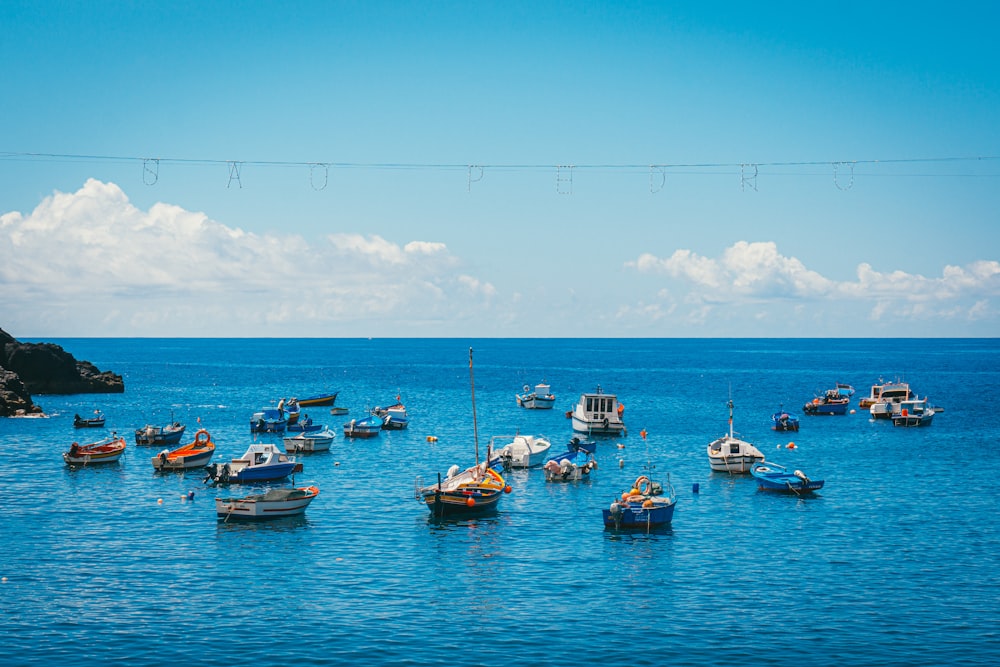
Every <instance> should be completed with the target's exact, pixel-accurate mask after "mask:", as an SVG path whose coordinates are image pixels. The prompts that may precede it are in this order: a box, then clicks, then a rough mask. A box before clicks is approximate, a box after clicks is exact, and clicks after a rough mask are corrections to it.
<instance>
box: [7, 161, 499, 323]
mask: <svg viewBox="0 0 1000 667" xmlns="http://www.w3.org/2000/svg"><path fill="white" fill-rule="evenodd" d="M0 256H2V257H3V260H4V261H3V262H0V285H2V288H3V291H4V296H3V301H2V303H3V310H4V311H5V312H4V324H3V326H5V327H6V328H7V329H8V330H14V331H17V330H19V329H21V330H23V328H24V326H27V327H28V328H29V329H31V330H38V329H39V328H42V329H45V330H46V331H52V334H51V335H70V336H72V335H84V336H86V335H129V336H134V335H140V336H157V335H163V336H240V335H290V336H294V335H302V336H317V335H318V336H325V335H366V334H370V333H371V332H370V331H368V330H367V323H369V322H371V321H372V320H375V321H380V320H381V321H383V322H390V323H391V322H392V321H396V320H398V321H406V322H409V323H411V324H413V323H416V324H415V326H417V327H418V328H419V326H420V323H421V322H427V323H435V322H437V323H440V322H444V321H453V320H460V319H462V318H464V317H469V316H470V313H474V312H475V311H476V308H477V307H478V306H480V305H483V306H485V305H488V303H489V301H490V299H491V298H492V296H493V294H494V292H495V290H494V288H493V286H492V285H491V284H490V283H489V282H486V281H483V280H480V279H477V278H474V277H471V276H469V275H467V274H466V273H465V272H463V271H462V270H461V268H462V262H461V261H460V260H459V259H458V258H456V257H454V256H453V255H451V254H450V253H449V251H448V248H447V246H446V245H445V244H443V243H438V242H432V241H421V240H413V241H409V242H407V243H405V244H402V245H400V244H398V243H394V242H392V241H389V240H386V239H384V238H382V237H380V236H378V235H368V236H364V235H361V234H332V235H330V236H328V237H327V238H326V239H322V240H321V241H320V242H319V243H310V242H308V241H307V240H306V239H304V238H302V237H300V236H296V235H284V234H283V235H280V236H279V235H273V234H254V233H251V232H246V231H244V230H242V229H239V228H235V227H229V226H227V225H224V224H221V223H219V222H216V221H214V220H211V219H210V218H209V217H208V216H207V215H205V214H204V213H198V212H191V211H187V210H184V209H183V208H180V207H178V206H174V205H170V204H163V203H158V204H155V205H153V206H152V207H151V208H150V209H149V210H148V211H143V210H140V209H138V208H137V207H135V206H134V205H132V204H131V203H130V202H129V199H128V197H127V196H126V195H125V193H124V192H123V191H122V190H121V188H119V187H118V186H117V185H115V184H114V183H103V182H100V181H97V180H93V179H91V180H88V181H87V182H86V183H85V184H84V185H83V187H81V188H80V189H79V190H78V191H76V192H73V193H62V192H56V193H55V194H53V195H52V196H50V197H47V198H46V199H45V200H43V201H42V202H41V203H40V204H39V205H38V207H36V208H35V210H34V211H32V212H31V213H30V214H28V215H22V214H21V213H19V212H11V213H6V214H4V215H2V216H0ZM64 322H75V324H74V325H73V326H72V327H70V328H68V329H67V327H66V326H65V325H64V324H61V323H64ZM19 323H21V324H23V325H24V326H18V324H19ZM264 325H266V327H265V326H264ZM345 325H347V326H345ZM262 330H266V331H267V332H268V333H264V334H262V333H261V331H262ZM381 331H382V335H385V329H384V328H383V329H382V330H381ZM345 332H350V333H345ZM410 333H412V330H411V331H410ZM439 333H440V332H436V334H437V335H439ZM390 335H391V334H390ZM400 335H405V334H400Z"/></svg>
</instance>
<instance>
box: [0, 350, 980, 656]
mask: <svg viewBox="0 0 1000 667" xmlns="http://www.w3.org/2000/svg"><path fill="white" fill-rule="evenodd" d="M36 342H43V341H36ZM44 342H54V343H57V344H59V345H61V346H63V348H64V349H66V350H67V351H68V352H70V353H71V354H73V355H74V356H75V357H76V358H77V359H80V360H88V361H91V362H92V363H94V364H95V365H97V366H98V367H99V368H100V369H101V370H102V371H112V372H115V373H119V374H121V375H122V376H123V378H124V382H125V392H124V393H122V394H81V395H71V396H63V395H36V396H35V397H34V398H35V401H36V403H38V404H40V405H41V406H42V407H43V409H44V410H45V412H46V414H47V415H48V417H47V418H45V419H14V418H11V419H0V446H2V452H3V456H2V460H0V512H2V518H0V638H2V640H0V664H3V665H46V666H49V665H59V666H60V667H72V666H90V665H106V664H121V665H129V666H130V667H136V666H145V665H170V666H172V667H189V666H192V667H193V666H198V665H226V666H229V665H297V666H307V665H449V666H451V665H462V666H466V667H468V666H474V665H489V666H495V665H551V666H561V665H579V664H602V665H623V666H625V665H627V666H629V667H640V666H644V665H651V666H657V667H660V666H664V665H669V666H671V667H679V666H685V665H691V666H698V667H705V666H710V665H737V664H739V665H751V664H752V665H765V666H766V665H789V664H807V665H810V666H811V667H823V666H826V665H829V666H835V665H836V666H844V665H910V666H913V665H928V666H929V665H935V666H938V665H950V666H958V665H997V664H1000V511H998V509H1000V502H998V500H997V484H996V478H997V472H996V470H995V468H994V465H995V463H996V462H995V461H994V460H993V459H992V458H990V457H991V456H992V454H991V453H990V452H993V451H994V450H995V448H996V447H997V440H998V435H1000V428H998V418H997V415H998V411H997V410H994V409H993V408H992V403H991V401H992V397H993V396H997V395H1000V340H998V339H944V340H943V339H827V340H818V339H787V340H778V339H697V340H695V339H634V340H633V339H473V340H470V339H460V338H454V339H149V338H143V339H94V338H73V339H55V340H47V341H44ZM470 350H471V359H472V364H471V366H470ZM880 378H882V379H884V380H892V379H896V378H900V379H903V380H905V381H907V382H909V383H910V385H911V387H913V389H914V390H915V391H916V392H917V393H918V394H919V395H920V396H928V397H929V398H930V401H931V402H932V403H933V404H935V405H938V406H940V407H943V408H944V412H941V413H939V414H938V415H937V416H936V417H935V419H934V422H933V424H932V425H930V426H928V427H924V428H899V427H894V426H893V425H892V424H891V423H890V422H885V421H878V422H873V421H872V420H871V419H870V416H869V414H868V411H867V410H865V409H860V408H858V406H857V403H858V399H860V398H862V397H864V396H866V395H867V394H868V392H869V389H870V387H871V385H872V384H874V383H876V382H877V381H878V380H879V379H880ZM542 381H545V382H546V383H548V384H549V385H551V387H552V391H553V393H555V394H556V397H557V400H556V407H555V408H554V409H553V410H548V411H545V410H525V409H522V408H520V407H518V405H517V403H516V400H515V395H516V394H517V393H520V392H521V391H522V387H523V386H525V385H528V386H532V387H533V386H534V385H535V384H537V383H539V382H542ZM838 382H841V383H848V384H851V385H853V386H854V387H855V388H856V390H857V393H856V394H855V396H854V397H853V398H852V403H851V408H852V409H851V411H850V413H849V414H847V415H844V416H825V417H824V416H806V415H804V414H803V413H802V406H803V404H804V403H806V402H808V401H810V400H811V399H813V398H814V397H815V396H817V395H819V394H821V393H823V391H824V390H826V389H828V388H832V387H833V386H834V385H835V383H838ZM598 387H601V388H602V390H603V391H604V392H605V393H609V394H615V395H616V396H617V397H618V398H619V400H620V401H621V402H622V403H623V404H624V406H625V410H624V421H625V423H626V425H627V427H628V431H627V434H624V435H622V436H620V437H613V438H602V439H599V440H598V445H597V453H596V458H597V461H598V466H599V467H598V469H597V470H596V471H594V473H592V475H591V477H590V479H588V480H585V481H582V482H577V483H555V482H546V480H545V478H544V475H543V472H542V471H541V470H516V471H512V472H511V473H509V474H508V475H507V480H508V482H509V484H510V486H511V487H512V491H511V493H510V494H509V495H506V496H504V498H503V499H502V501H501V503H500V507H499V511H498V512H497V513H496V514H495V515H494V516H489V517H482V518H472V519H469V518H467V519H459V520H452V521H438V520H435V519H434V518H433V517H432V516H431V515H430V512H429V511H428V509H427V508H426V507H425V506H424V505H422V504H421V503H419V502H418V501H417V500H416V498H415V495H414V491H415V488H416V487H417V485H419V484H421V483H422V484H429V483H432V482H433V481H435V480H436V479H437V475H438V474H439V473H445V472H446V471H447V469H448V468H449V467H450V466H452V465H456V464H457V465H459V466H461V467H463V468H464V467H467V466H471V465H473V464H474V463H475V459H476V456H477V451H478V456H479V457H483V456H485V451H486V448H487V446H488V444H489V442H490V440H491V438H493V437H494V436H500V435H511V434H515V433H521V434H530V435H540V436H544V437H546V438H548V439H550V440H551V442H552V450H551V451H552V452H556V451H560V450H563V449H565V447H566V444H567V443H568V442H569V440H570V438H571V437H572V436H573V433H572V427H571V423H570V420H569V419H567V418H566V412H567V411H569V410H571V409H572V407H573V405H574V403H575V402H576V401H577V399H578V398H579V396H580V394H581V393H583V392H591V391H594V390H596V389H597V388H598ZM332 391H337V392H339V393H338V396H337V399H336V406H338V407H345V408H347V409H348V410H349V412H348V414H346V415H332V414H330V408H328V407H316V408H305V409H303V413H304V414H308V415H309V416H310V417H312V418H313V421H314V422H317V423H323V424H327V425H329V426H331V428H333V429H334V430H336V431H337V432H338V435H337V437H336V439H335V440H334V444H333V446H332V448H331V450H330V451H329V452H322V453H314V454H300V455H299V456H298V460H299V461H300V462H302V464H303V468H302V471H301V472H299V473H297V474H296V475H295V478H294V484H296V485H298V486H302V485H305V484H315V485H317V486H318V487H319V488H320V495H319V497H318V498H317V499H316V500H315V501H314V502H313V503H312V504H311V505H310V506H309V508H308V510H307V511H306V513H305V514H304V515H302V516H299V517H291V518H284V519H275V520H272V521H268V522H263V523H249V522H238V521H227V520H220V519H218V518H217V516H216V512H215V505H214V498H215V497H217V496H222V497H230V496H234V495H235V496H241V495H245V494H248V493H253V492H256V491H257V490H259V489H260V488H262V487H259V486H247V487H244V486H231V487H228V488H225V487H214V486H212V485H211V484H206V483H205V481H204V473H203V471H200V470H196V471H189V472H187V473H177V472H171V473H159V472H156V471H154V469H153V467H152V465H151V462H150V460H151V458H152V457H153V456H155V455H156V454H157V453H158V451H159V448H156V447H148V446H146V447H140V446H137V445H135V441H134V435H133V433H134V430H135V429H138V428H141V427H143V426H144V425H146V424H154V425H163V424H166V423H169V422H171V421H173V420H177V421H181V422H184V423H185V424H187V426H188V431H187V434H186V437H185V441H189V440H190V439H193V435H194V432H195V431H196V430H197V429H198V428H205V429H207V430H208V431H209V432H210V433H211V435H212V438H213V440H214V441H215V442H216V446H217V451H216V457H215V460H216V461H223V460H226V459H229V458H235V457H238V456H240V455H241V454H242V453H243V452H244V451H245V450H246V448H247V447H248V446H249V445H250V444H251V443H252V442H254V441H255V437H254V436H253V435H252V434H251V433H250V429H249V421H250V417H251V414H252V413H253V412H254V411H256V410H259V409H261V408H263V407H273V406H276V405H277V403H278V401H279V400H280V399H282V398H286V399H287V398H291V397H299V398H304V397H307V396H311V395H316V394H322V393H328V392H332ZM397 396H398V397H399V398H400V399H401V400H402V402H403V403H404V404H405V405H406V407H407V410H408V413H409V415H410V426H409V428H408V429H406V430H403V431H392V432H388V431H387V432H382V434H381V435H379V436H378V437H376V438H373V439H369V440H351V439H345V438H344V436H343V431H342V426H343V423H344V422H345V421H347V420H349V419H350V418H352V417H359V416H363V415H365V414H367V411H368V410H370V409H371V408H374V407H376V406H386V405H388V404H391V403H394V402H396V397H397ZM729 400H732V402H733V405H734V411H733V428H734V430H735V431H736V432H737V433H738V434H739V435H740V436H741V437H742V438H744V439H746V440H750V441H751V442H753V443H755V444H756V445H757V447H758V449H760V450H761V451H762V452H764V453H765V455H766V456H767V459H768V460H770V461H773V462H775V463H778V464H781V465H785V466H788V467H790V468H794V469H799V470H802V471H803V472H804V473H805V474H807V475H808V476H809V477H810V478H812V479H823V480H824V481H825V486H824V487H823V489H822V490H821V491H820V492H818V493H816V494H814V495H812V496H802V497H800V496H796V495H791V496H786V495H774V494H771V493H767V492H763V491H759V490H758V489H757V488H756V485H755V484H754V482H753V480H752V478H751V477H749V476H734V475H729V474H726V473H713V472H711V471H710V469H709V463H708V458H707V455H706V447H707V445H708V443H709V442H710V441H712V440H714V439H715V438H718V437H719V436H721V435H723V434H725V433H727V432H728V428H729V425H728V419H729V411H728V408H727V402H728V401H729ZM782 408H783V409H785V410H788V411H790V412H791V413H793V414H796V415H798V416H799V418H800V422H801V429H800V431H798V432H797V433H788V432H785V433H779V432H775V431H772V430H771V428H770V426H771V419H770V417H771V414H772V413H774V412H776V411H778V410H779V409H782ZM94 410H100V411H102V412H103V413H104V414H105V416H106V417H107V425H106V428H105V429H86V430H84V429H74V428H73V426H72V421H73V417H74V415H75V414H80V415H81V416H90V415H91V414H93V412H94ZM113 431H115V432H117V433H119V434H122V435H124V436H125V437H126V439H127V441H128V443H129V444H128V449H127V452H126V454H125V456H124V457H123V458H122V460H121V461H120V462H119V463H116V464H108V465H92V466H83V467H70V466H67V465H66V464H65V463H64V462H63V459H62V453H63V452H65V451H67V450H68V448H69V446H70V444H71V443H72V442H74V441H80V442H84V441H93V440H96V439H99V438H102V437H105V436H107V435H110V434H111V433H112V432H113ZM642 432H645V437H643V436H642ZM268 438H271V440H270V441H273V442H277V443H279V444H280V443H281V440H280V438H277V437H275V436H257V440H258V441H260V440H264V441H267V439H268ZM643 474H647V475H649V476H650V477H653V478H654V479H657V480H661V481H662V482H663V483H669V484H670V485H671V486H672V487H673V489H674V491H675V493H676V496H677V505H676V511H675V513H674V517H673V522H672V524H671V525H670V526H669V527H668V528H665V529H659V530H652V531H644V530H633V531H615V530H613V529H605V528H604V526H603V523H602V517H601V510H602V509H603V508H606V507H608V506H609V505H610V503H611V501H612V500H613V499H614V498H615V497H617V496H618V495H619V494H620V493H621V492H622V491H623V490H626V489H628V488H629V487H630V486H631V485H632V482H633V481H634V480H635V479H636V478H637V477H638V476H639V475H643ZM292 483H293V481H292V480H288V481H286V482H283V483H275V486H290V485H291V484H292Z"/></svg>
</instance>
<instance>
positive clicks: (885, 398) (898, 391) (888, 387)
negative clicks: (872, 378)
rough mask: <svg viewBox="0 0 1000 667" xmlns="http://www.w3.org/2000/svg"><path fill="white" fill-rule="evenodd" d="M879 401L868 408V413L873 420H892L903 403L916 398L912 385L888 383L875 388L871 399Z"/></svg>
mask: <svg viewBox="0 0 1000 667" xmlns="http://www.w3.org/2000/svg"><path fill="white" fill-rule="evenodd" d="M876 394H877V399H876V400H875V401H874V402H873V403H871V404H870V405H869V406H868V412H870V413H871V416H872V418H873V419H890V418H891V417H892V415H893V413H895V412H896V411H898V410H899V405H900V403H902V402H903V401H908V400H910V399H912V398H914V395H913V391H912V390H910V385H909V384H908V383H906V382H899V381H896V382H886V383H884V384H882V385H878V386H873V387H872V394H871V397H869V398H873V397H875V396H876Z"/></svg>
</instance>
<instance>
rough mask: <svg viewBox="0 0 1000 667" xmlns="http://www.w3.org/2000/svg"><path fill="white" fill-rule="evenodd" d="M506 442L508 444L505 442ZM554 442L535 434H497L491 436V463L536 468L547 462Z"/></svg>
mask: <svg viewBox="0 0 1000 667" xmlns="http://www.w3.org/2000/svg"><path fill="white" fill-rule="evenodd" d="M503 443H506V444H503ZM550 447H552V443H551V442H550V441H549V440H547V439H545V438H543V437H541V436H534V435H495V436H493V437H492V438H490V452H492V453H491V455H490V465H492V466H496V465H502V466H503V468H504V470H508V469H510V468H534V467H536V466H540V465H542V463H544V462H545V456H546V455H547V454H548V452H549V448H550Z"/></svg>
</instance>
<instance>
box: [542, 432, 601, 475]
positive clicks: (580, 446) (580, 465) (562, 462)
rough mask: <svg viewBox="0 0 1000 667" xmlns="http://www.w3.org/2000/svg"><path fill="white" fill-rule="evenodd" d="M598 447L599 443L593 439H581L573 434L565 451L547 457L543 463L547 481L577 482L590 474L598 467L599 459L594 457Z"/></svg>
mask: <svg viewBox="0 0 1000 667" xmlns="http://www.w3.org/2000/svg"><path fill="white" fill-rule="evenodd" d="M596 449H597V443H596V442H594V441H593V440H581V439H580V438H579V437H577V436H573V437H572V438H571V439H570V441H569V444H568V445H567V450H566V451H565V452H560V453H558V454H553V455H552V456H550V457H548V458H547V459H545V463H543V464H542V470H544V471H545V481H547V482H577V481H580V480H581V479H584V478H585V477H587V476H589V475H590V471H591V470H596V469H597V461H596V460H595V459H594V451H595V450H596Z"/></svg>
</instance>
